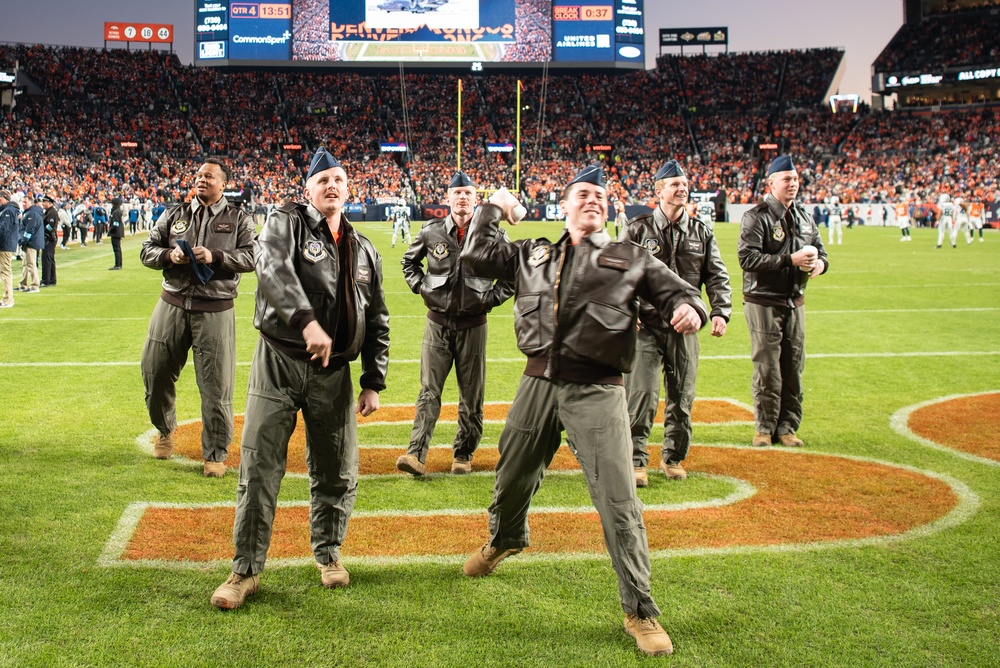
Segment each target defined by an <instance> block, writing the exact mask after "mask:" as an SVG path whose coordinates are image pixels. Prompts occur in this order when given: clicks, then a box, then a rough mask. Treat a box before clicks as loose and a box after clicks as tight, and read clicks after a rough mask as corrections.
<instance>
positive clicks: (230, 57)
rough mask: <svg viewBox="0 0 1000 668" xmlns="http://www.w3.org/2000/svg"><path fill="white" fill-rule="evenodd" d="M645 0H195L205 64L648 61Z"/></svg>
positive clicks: (200, 57) (198, 54) (199, 56)
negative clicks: (252, 0)
mask: <svg viewBox="0 0 1000 668" xmlns="http://www.w3.org/2000/svg"><path fill="white" fill-rule="evenodd" d="M643 2H644V0H576V1H575V2H574V1H573V0H552V1H551V2H544V1H540V0H285V1H284V2H281V1H280V0H279V1H271V2H243V1H238V0H195V26H194V29H195V54H194V62H195V64H197V65H202V66H261V65H263V66H267V65H272V66H282V65H284V66H288V65H289V64H291V63H293V62H294V64H296V65H308V64H311V63H312V64H330V63H344V64H351V65H373V66H385V65H387V64H395V63H399V62H404V63H408V64H410V63H412V64H419V65H422V66H427V65H430V66H453V65H459V64H463V63H473V62H479V63H486V64H487V67H492V66H505V65H506V66H521V67H523V66H524V65H526V64H527V65H530V64H533V63H536V64H539V65H541V64H543V63H546V62H548V63H551V64H554V65H556V66H567V67H573V66H595V65H596V66H605V67H623V68H635V69H639V68H643V67H644V66H645V55H646V54H645V25H644V20H643Z"/></svg>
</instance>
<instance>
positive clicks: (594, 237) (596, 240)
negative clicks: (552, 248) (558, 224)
mask: <svg viewBox="0 0 1000 668" xmlns="http://www.w3.org/2000/svg"><path fill="white" fill-rule="evenodd" d="M584 241H589V242H590V243H591V244H592V245H594V246H597V247H598V248H605V247H606V246H607V245H608V244H610V243H611V237H610V236H608V233H607V232H605V231H604V230H598V231H596V232H593V233H592V234H588V235H587V236H585V237H584V238H583V239H582V240H581V243H583V242H584ZM563 243H565V244H566V245H569V244H571V243H573V240H572V239H570V236H569V228H563V233H562V234H561V235H560V236H559V240H558V241H556V243H555V245H556V246H561V245H563Z"/></svg>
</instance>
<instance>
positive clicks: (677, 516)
mask: <svg viewBox="0 0 1000 668" xmlns="http://www.w3.org/2000/svg"><path fill="white" fill-rule="evenodd" d="M651 450H652V452H651V453H650V454H651V460H652V461H651V462H650V466H651V467H655V466H656V465H657V464H658V461H657V460H658V457H659V453H658V451H657V450H656V449H651ZM402 451H403V449H402V448H400V449H398V450H386V451H382V450H379V451H378V452H377V453H372V452H371V451H368V452H366V451H364V450H362V454H363V459H362V461H366V462H367V464H366V465H367V466H368V467H369V472H371V470H372V469H373V468H382V467H384V466H385V464H386V463H388V462H389V461H393V462H394V461H395V457H396V456H398V454H400V453H401V452H402ZM432 452H435V451H433V450H432ZM443 452H444V454H445V455H450V453H449V452H448V451H447V450H445V451H443ZM374 454H377V455H378V457H375V458H374V459H373V458H372V455H374ZM490 454H492V455H493V458H495V454H496V450H485V451H481V452H479V453H477V456H476V462H477V468H481V469H482V468H487V467H489V466H492V462H491V461H490V459H491V458H490ZM687 463H688V464H689V466H688V469H689V470H691V471H697V472H704V473H715V474H719V475H725V476H731V477H734V478H740V479H743V480H746V481H748V482H749V483H750V484H752V485H754V487H756V488H757V493H756V494H755V495H754V496H752V497H750V498H748V499H746V500H744V501H741V502H739V503H736V504H733V505H730V506H726V507H721V508H699V509H693V510H683V511H646V513H645V522H646V529H647V533H648V538H649V547H650V549H651V550H664V549H685V548H687V549H691V548H703V547H716V548H718V547H729V546H741V545H770V544H781V543H808V542H814V541H831V540H843V539H854V538H865V537H871V536H886V535H892V534H898V533H902V532H905V531H907V530H909V529H912V528H914V527H917V526H921V525H924V524H927V523H929V522H932V521H934V520H935V519H938V518H939V517H941V516H943V515H945V514H946V513H947V512H948V511H950V510H951V509H952V508H954V507H955V505H956V504H957V502H958V499H957V498H956V497H955V495H954V493H953V492H952V491H951V489H950V488H949V487H948V486H947V485H946V484H945V483H943V482H941V481H939V480H936V479H933V478H929V477H927V476H924V475H921V474H918V473H912V472H909V471H904V470H902V469H897V468H894V467H890V466H886V465H882V464H875V463H869V462H858V461H853V460H849V459H843V458H839V457H833V456H820V455H804V454H799V453H794V452H786V451H782V450H779V449H775V448H768V449H760V450H750V449H733V448H713V447H710V446H698V447H695V448H694V449H693V450H692V453H691V456H690V457H689V458H688V462H687ZM437 468H441V467H437ZM553 468H563V469H568V468H575V460H574V458H573V456H572V454H570V453H569V452H568V450H567V448H566V447H563V448H561V449H560V451H559V453H558V454H557V456H556V459H555V461H554V462H553ZM654 475H655V474H654ZM432 484H442V485H446V484H448V478H440V479H438V480H436V481H434V482H433V483H432ZM581 484H583V483H582V480H581ZM359 497H360V498H362V499H363V498H364V482H362V483H361V485H360V487H359ZM233 513H234V510H233V509H232V508H201V509H181V508H167V509H165V508H149V509H147V510H146V512H145V513H144V515H143V516H142V518H141V519H140V521H139V524H138V526H137V527H136V530H135V532H134V534H133V537H132V539H131V541H130V542H129V544H128V546H127V547H126V549H125V552H124V554H123V555H122V559H123V560H146V559H158V560H167V561H194V562H199V561H212V560H226V559H229V558H231V557H232V550H233V548H232V527H233ZM308 513H309V510H308V508H305V507H294V508H284V507H282V508H279V509H278V513H277V517H276V519H275V522H274V534H273V537H272V542H271V549H270V552H269V556H270V557H271V558H282V557H285V558H289V557H308V556H309V555H310V554H311V552H310V548H309V529H308V525H309V523H308ZM530 524H531V531H532V532H531V537H532V544H531V548H530V550H531V552H535V553H539V552H563V553H566V552H591V553H592V552H602V551H604V539H603V534H602V532H601V526H600V522H599V521H598V517H597V513H596V512H589V513H583V514H572V513H544V514H536V515H532V516H531V517H530ZM486 535H487V533H486V515H485V509H484V511H483V512H482V513H477V514H474V515H469V516H451V515H431V516H420V517H412V516H407V515H405V514H400V515H391V516H380V517H363V516H356V517H354V518H352V519H351V526H350V531H349V532H348V537H347V542H346V543H345V545H344V547H343V555H344V556H345V557H347V558H350V557H362V556H364V557H402V556H417V555H431V556H438V555H463V554H466V553H468V552H470V551H472V550H473V549H475V548H476V547H478V546H479V545H481V544H482V542H483V540H484V539H485V538H486Z"/></svg>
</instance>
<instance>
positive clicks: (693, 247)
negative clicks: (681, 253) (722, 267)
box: [687, 241, 705, 253]
mask: <svg viewBox="0 0 1000 668" xmlns="http://www.w3.org/2000/svg"><path fill="white" fill-rule="evenodd" d="M687 246H688V250H689V251H692V252H694V253H700V252H702V251H703V250H705V245H704V244H703V243H701V242H700V241H689V242H688V243H687Z"/></svg>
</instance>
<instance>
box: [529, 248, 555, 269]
mask: <svg viewBox="0 0 1000 668" xmlns="http://www.w3.org/2000/svg"><path fill="white" fill-rule="evenodd" d="M551 257H552V248H551V247H550V246H535V249H534V250H533V251H531V257H529V258H528V266H529V267H538V266H540V265H543V264H545V263H546V262H548V261H549V258H551Z"/></svg>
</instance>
